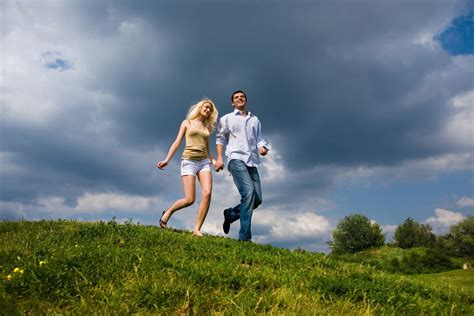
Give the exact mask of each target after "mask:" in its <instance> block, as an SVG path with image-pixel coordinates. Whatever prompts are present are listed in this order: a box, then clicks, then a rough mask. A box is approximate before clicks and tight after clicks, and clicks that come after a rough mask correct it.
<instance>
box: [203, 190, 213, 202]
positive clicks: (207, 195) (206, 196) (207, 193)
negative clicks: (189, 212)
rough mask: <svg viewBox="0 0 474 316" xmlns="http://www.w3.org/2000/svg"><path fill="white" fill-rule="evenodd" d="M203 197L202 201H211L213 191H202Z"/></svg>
mask: <svg viewBox="0 0 474 316" xmlns="http://www.w3.org/2000/svg"><path fill="white" fill-rule="evenodd" d="M201 196H202V199H203V200H204V199H206V200H210V199H211V196H212V191H211V190H201Z"/></svg>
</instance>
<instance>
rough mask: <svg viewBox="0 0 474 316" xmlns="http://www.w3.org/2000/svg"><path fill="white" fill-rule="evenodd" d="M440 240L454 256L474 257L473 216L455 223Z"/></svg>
mask: <svg viewBox="0 0 474 316" xmlns="http://www.w3.org/2000/svg"><path fill="white" fill-rule="evenodd" d="M440 242H441V243H442V244H443V246H444V247H445V249H446V250H447V251H448V252H449V253H451V254H452V255H454V256H457V257H464V258H470V259H474V216H469V217H468V218H466V219H465V220H463V221H461V222H460V223H458V224H457V225H454V226H451V230H450V233H449V234H448V235H447V236H444V237H443V238H440Z"/></svg>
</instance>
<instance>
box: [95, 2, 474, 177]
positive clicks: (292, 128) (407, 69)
mask: <svg viewBox="0 0 474 316" xmlns="http://www.w3.org/2000/svg"><path fill="white" fill-rule="evenodd" d="M113 8H114V10H113V11H114V12H121V13H122V15H123V16H124V17H126V16H127V14H128V16H139V17H140V18H142V19H144V20H145V21H147V23H149V24H150V25H152V28H153V31H154V32H155V33H154V34H156V38H155V40H156V41H157V43H158V44H157V45H160V44H161V45H163V47H162V48H159V51H160V52H161V51H163V52H164V53H163V55H162V56H161V59H159V60H158V61H157V60H155V58H156V57H155V56H153V55H146V56H144V59H142V60H140V63H143V64H145V65H147V67H148V68H147V71H146V72H144V71H142V69H141V67H139V66H137V65H136V64H133V63H130V62H129V61H128V62H127V60H125V62H124V63H120V62H119V64H118V65H117V66H118V67H117V70H116V71H114V75H113V76H112V77H108V78H107V79H108V80H107V81H108V83H105V86H106V87H109V88H110V89H111V90H112V91H113V92H114V93H118V95H119V96H120V98H121V100H122V104H123V106H122V107H118V108H117V110H116V112H114V113H111V115H112V116H113V117H114V119H116V120H117V121H119V122H121V125H122V127H123V128H122V129H121V130H120V131H119V133H121V134H120V136H121V139H122V140H123V141H126V142H127V145H130V146H134V145H139V144H141V143H142V144H153V143H157V142H160V143H161V144H162V145H165V144H166V143H169V142H170V141H172V139H173V138H174V136H175V133H176V131H177V126H178V125H179V122H180V120H181V119H182V118H183V116H184V114H185V113H186V107H187V106H189V105H190V104H192V103H193V102H195V101H197V100H198V99H199V98H200V97H202V96H209V97H211V98H213V99H214V101H216V103H217V105H218V107H219V109H220V111H221V113H222V114H223V113H225V112H227V111H229V110H230V105H229V95H230V93H231V92H232V91H233V90H234V89H244V90H246V92H247V93H248V95H249V99H250V101H249V104H250V110H252V111H254V112H255V113H256V114H257V115H258V116H260V118H261V120H262V123H263V124H264V128H265V132H266V133H267V135H268V136H270V137H271V136H272V135H275V136H276V135H279V136H281V138H280V139H282V142H281V143H277V144H274V145H276V146H278V148H279V149H280V152H281V154H282V155H283V158H284V162H285V164H287V165H288V166H290V167H291V168H296V169H299V168H307V167H310V166H311V165H314V164H341V165H369V166H371V165H387V164H388V165H393V164H397V163H400V162H402V161H404V160H407V159H417V158H426V157H429V156H432V155H439V154H443V153H446V152H448V151H450V150H452V148H451V147H450V145H449V144H446V143H436V142H432V141H427V140H426V138H425V137H424V136H425V135H433V134H436V133H438V132H439V130H440V129H441V128H442V127H443V122H444V121H445V117H446V116H447V114H448V109H447V107H446V102H447V100H448V99H449V98H451V97H453V96H455V95H456V94H458V93H460V92H463V91H466V90H468V89H469V88H470V84H469V80H468V79H469V74H468V73H467V72H466V73H464V74H460V75H459V76H457V77H453V78H449V81H453V83H452V84H451V83H450V82H449V81H448V82H443V84H446V85H450V84H451V85H452V86H451V88H452V89H450V90H449V92H448V93H446V92H445V91H441V90H434V91H432V93H431V94H430V95H428V96H426V97H424V98H420V99H419V100H416V99H415V100H410V99H409V96H410V95H412V94H416V93H417V91H416V89H417V87H419V86H420V85H421V84H422V83H423V82H424V81H425V80H426V78H427V77H429V76H432V75H433V74H435V73H436V72H440V71H443V70H444V69H445V68H446V67H447V66H448V65H449V63H450V59H449V57H448V56H446V55H444V53H443V52H440V51H433V50H431V49H428V48H426V47H421V46H420V45H416V44H414V43H411V42H410V41H412V40H413V39H414V35H415V32H418V31H419V30H422V29H423V28H425V27H431V26H432V25H431V24H432V23H437V22H439V23H441V21H442V17H443V16H444V13H443V12H444V10H447V9H450V8H451V5H449V4H447V3H446V2H443V1H439V2H430V3H427V2H425V1H420V2H417V3H409V2H401V3H397V4H394V3H384V4H380V3H376V2H371V1H365V2H360V3H356V4H354V3H348V2H345V1H344V2H339V3H336V4H334V3H327V2H321V3H311V2H299V3H297V4H293V3H291V4H290V3H287V2H279V3H275V4H272V5H271V6H270V4H268V3H265V2H263V3H252V2H236V3H232V4H229V3H226V4H222V3H218V2H214V1H210V2H206V1H204V2H202V3H199V4H194V3H188V2H180V3H179V4H175V3H167V2H157V3H156V2H139V3H133V2H120V3H116V4H113ZM421 14H422V15H423V16H430V19H420V18H419V16H420V15H421ZM442 26H443V25H437V26H436V27H438V28H441V27H442ZM149 40H151V41H153V40H154V39H153V38H149ZM160 41H161V42H160ZM104 79H105V78H104ZM104 81H105V80H104ZM102 82H103V81H102ZM164 140H166V141H164Z"/></svg>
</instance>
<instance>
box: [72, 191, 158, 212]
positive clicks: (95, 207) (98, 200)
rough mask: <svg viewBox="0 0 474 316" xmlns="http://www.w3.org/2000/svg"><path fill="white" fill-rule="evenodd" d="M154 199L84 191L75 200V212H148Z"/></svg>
mask: <svg viewBox="0 0 474 316" xmlns="http://www.w3.org/2000/svg"><path fill="white" fill-rule="evenodd" d="M155 203H156V201H155V200H154V199H150V198H145V197H141V196H136V195H135V196H134V195H123V194H116V193H99V194H93V193H85V194H84V195H83V196H82V197H80V198H79V199H78V200H77V206H76V208H75V211H76V212H87V213H101V212H105V211H108V210H114V211H127V212H132V213H134V212H149V211H150V210H151V208H152V205H153V204H155Z"/></svg>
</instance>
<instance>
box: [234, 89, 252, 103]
mask: <svg viewBox="0 0 474 316" xmlns="http://www.w3.org/2000/svg"><path fill="white" fill-rule="evenodd" d="M237 93H242V94H243V95H244V96H245V99H247V95H246V94H245V92H243V91H242V90H237V91H234V93H232V95H231V96H230V102H234V95H236V94H237ZM247 100H248V99H247Z"/></svg>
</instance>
